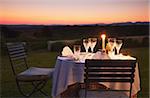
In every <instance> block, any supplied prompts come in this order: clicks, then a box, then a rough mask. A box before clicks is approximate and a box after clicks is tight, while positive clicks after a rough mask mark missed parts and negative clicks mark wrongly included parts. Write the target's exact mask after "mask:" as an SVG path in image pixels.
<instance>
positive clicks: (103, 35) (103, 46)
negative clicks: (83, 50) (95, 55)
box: [101, 34, 106, 50]
mask: <svg viewBox="0 0 150 98" xmlns="http://www.w3.org/2000/svg"><path fill="white" fill-rule="evenodd" d="M101 38H102V50H105V38H106V35H105V34H102V35H101Z"/></svg>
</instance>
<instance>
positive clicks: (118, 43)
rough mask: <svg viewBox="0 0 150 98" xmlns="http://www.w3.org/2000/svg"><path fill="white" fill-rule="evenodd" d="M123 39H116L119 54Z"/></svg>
mask: <svg viewBox="0 0 150 98" xmlns="http://www.w3.org/2000/svg"><path fill="white" fill-rule="evenodd" d="M122 44H123V43H122V40H116V49H117V54H119V51H120V48H121V46H122Z"/></svg>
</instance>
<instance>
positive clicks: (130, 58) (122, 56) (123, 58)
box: [108, 54, 136, 60]
mask: <svg viewBox="0 0 150 98" xmlns="http://www.w3.org/2000/svg"><path fill="white" fill-rule="evenodd" d="M108 55H109V57H110V58H111V59H120V60H136V58H134V57H131V56H129V55H128V56H125V55H122V54H119V55H112V54H108Z"/></svg>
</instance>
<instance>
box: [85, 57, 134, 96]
mask: <svg viewBox="0 0 150 98" xmlns="http://www.w3.org/2000/svg"><path fill="white" fill-rule="evenodd" d="M135 65H136V60H96V59H93V60H90V59H87V60H86V61H85V74H84V83H85V97H86V96H87V90H90V88H89V87H88V86H89V85H88V84H89V83H92V82H120V83H130V88H129V89H128V90H118V89H117V90H113V89H105V90H106V91H128V92H129V98H131V91H132V83H133V82H134V71H135ZM103 90H104V89H103Z"/></svg>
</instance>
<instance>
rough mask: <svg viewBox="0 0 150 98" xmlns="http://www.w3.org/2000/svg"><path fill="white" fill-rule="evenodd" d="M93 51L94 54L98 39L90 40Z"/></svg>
mask: <svg viewBox="0 0 150 98" xmlns="http://www.w3.org/2000/svg"><path fill="white" fill-rule="evenodd" d="M89 41H90V47H91V51H92V52H94V47H95V45H96V43H97V38H89Z"/></svg>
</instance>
